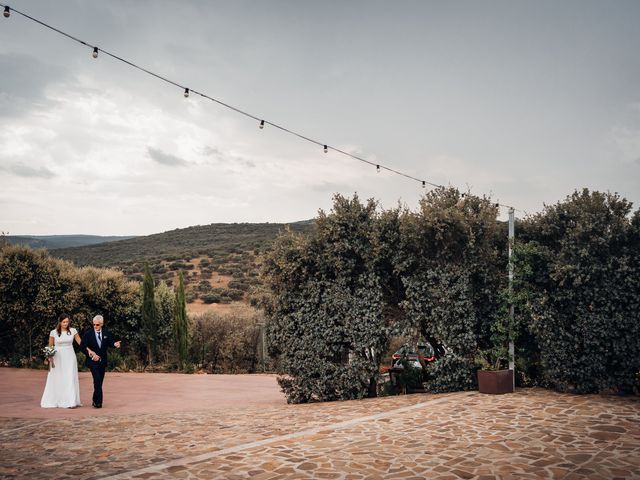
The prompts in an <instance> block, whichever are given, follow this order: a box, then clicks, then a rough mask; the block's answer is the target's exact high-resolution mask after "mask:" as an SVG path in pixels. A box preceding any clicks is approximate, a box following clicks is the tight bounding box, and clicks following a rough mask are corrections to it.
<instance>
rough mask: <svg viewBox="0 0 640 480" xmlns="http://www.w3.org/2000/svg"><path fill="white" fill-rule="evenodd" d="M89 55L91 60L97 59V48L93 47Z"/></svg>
mask: <svg viewBox="0 0 640 480" xmlns="http://www.w3.org/2000/svg"><path fill="white" fill-rule="evenodd" d="M91 55H92V56H93V58H98V47H93V53H92V54H91Z"/></svg>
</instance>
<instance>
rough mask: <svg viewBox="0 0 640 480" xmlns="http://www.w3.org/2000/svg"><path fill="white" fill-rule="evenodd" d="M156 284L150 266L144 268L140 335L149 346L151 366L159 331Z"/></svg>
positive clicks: (148, 352)
mask: <svg viewBox="0 0 640 480" xmlns="http://www.w3.org/2000/svg"><path fill="white" fill-rule="evenodd" d="M154 290H155V284H154V281H153V277H152V276H151V271H150V270H149V264H146V265H145V267H144V281H143V283H142V323H141V329H140V333H141V335H142V338H143V339H144V342H145V344H146V346H147V355H148V360H149V364H150V365H153V359H154V355H153V353H154V348H155V344H156V340H157V331H158V311H157V308H156V303H155V291H154Z"/></svg>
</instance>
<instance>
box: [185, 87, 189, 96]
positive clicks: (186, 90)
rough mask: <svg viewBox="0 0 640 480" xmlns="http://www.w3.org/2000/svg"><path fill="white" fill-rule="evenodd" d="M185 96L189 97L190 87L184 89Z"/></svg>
mask: <svg viewBox="0 0 640 480" xmlns="http://www.w3.org/2000/svg"><path fill="white" fill-rule="evenodd" d="M184 98H189V89H188V88H185V89H184Z"/></svg>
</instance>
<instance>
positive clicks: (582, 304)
mask: <svg viewBox="0 0 640 480" xmlns="http://www.w3.org/2000/svg"><path fill="white" fill-rule="evenodd" d="M639 219H640V211H636V212H635V215H633V217H631V204H630V203H629V202H627V201H626V200H624V199H621V198H620V197H619V196H618V195H614V194H608V193H607V194H603V193H599V192H593V193H592V192H589V191H588V190H584V191H582V192H576V193H574V194H573V195H571V196H570V197H568V198H567V199H566V200H565V201H564V202H560V203H558V204H556V205H553V206H549V207H546V208H545V210H544V211H543V212H542V213H540V214H538V215H535V216H533V217H531V218H530V219H528V220H527V222H526V223H525V224H524V225H523V235H522V237H523V238H522V241H521V243H522V247H521V248H520V250H519V263H520V268H521V270H522V275H521V280H522V285H521V287H520V288H522V289H524V290H525V291H526V293H527V294H528V295H529V302H528V305H529V312H528V313H529V315H528V324H529V326H530V329H531V332H532V333H533V335H534V341H535V342H536V343H537V347H538V350H539V357H540V358H539V361H540V365H541V370H542V375H541V376H542V378H541V380H542V381H543V382H545V383H547V384H549V385H551V386H553V387H555V388H557V389H559V390H563V391H575V392H607V391H621V392H630V391H633V389H634V388H637V383H635V382H637V379H636V374H637V372H638V371H640V255H639V248H640V229H639V228H638V226H639V224H640V220H639ZM525 267H526V268H525Z"/></svg>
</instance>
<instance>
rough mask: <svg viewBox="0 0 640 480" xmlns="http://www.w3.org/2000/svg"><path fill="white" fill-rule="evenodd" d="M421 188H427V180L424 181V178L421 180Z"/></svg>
mask: <svg viewBox="0 0 640 480" xmlns="http://www.w3.org/2000/svg"><path fill="white" fill-rule="evenodd" d="M422 188H427V182H425V181H424V180H422Z"/></svg>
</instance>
